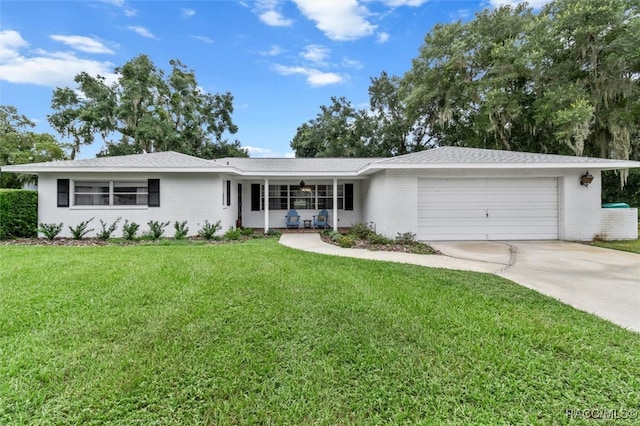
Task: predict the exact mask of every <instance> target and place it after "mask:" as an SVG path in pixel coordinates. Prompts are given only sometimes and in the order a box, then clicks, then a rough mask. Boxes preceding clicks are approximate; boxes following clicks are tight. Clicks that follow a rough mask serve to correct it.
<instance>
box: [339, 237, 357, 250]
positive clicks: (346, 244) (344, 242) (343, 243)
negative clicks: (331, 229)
mask: <svg viewBox="0 0 640 426" xmlns="http://www.w3.org/2000/svg"><path fill="white" fill-rule="evenodd" d="M338 245H339V246H340V247H342V248H351V247H353V238H351V237H350V236H348V235H343V236H341V237H340V239H339V240H338Z"/></svg>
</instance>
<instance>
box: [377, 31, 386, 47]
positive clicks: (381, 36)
mask: <svg viewBox="0 0 640 426" xmlns="http://www.w3.org/2000/svg"><path fill="white" fill-rule="evenodd" d="M387 41H389V33H384V32H383V33H379V34H378V37H377V38H376V43H379V44H383V43H386V42H387Z"/></svg>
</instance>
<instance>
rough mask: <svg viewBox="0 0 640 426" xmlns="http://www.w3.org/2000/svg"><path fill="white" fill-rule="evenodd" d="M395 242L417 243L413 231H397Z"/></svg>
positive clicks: (408, 244)
mask: <svg viewBox="0 0 640 426" xmlns="http://www.w3.org/2000/svg"><path fill="white" fill-rule="evenodd" d="M395 242H396V244H402V245H407V246H410V245H412V244H415V243H417V240H416V234H414V233H413V232H405V233H402V234H401V233H399V232H398V235H397V236H396V239H395Z"/></svg>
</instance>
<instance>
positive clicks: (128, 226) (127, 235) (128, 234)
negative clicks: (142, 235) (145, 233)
mask: <svg viewBox="0 0 640 426" xmlns="http://www.w3.org/2000/svg"><path fill="white" fill-rule="evenodd" d="M138 229H140V225H139V224H137V223H135V222H129V221H128V220H125V221H124V225H122V238H124V239H125V240H127V241H133V240H135V239H136V233H137V232H138Z"/></svg>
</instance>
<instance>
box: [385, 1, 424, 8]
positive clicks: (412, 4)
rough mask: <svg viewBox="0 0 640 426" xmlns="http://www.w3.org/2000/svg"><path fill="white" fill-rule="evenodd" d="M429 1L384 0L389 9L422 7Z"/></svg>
mask: <svg viewBox="0 0 640 426" xmlns="http://www.w3.org/2000/svg"><path fill="white" fill-rule="evenodd" d="M427 1H429V0H384V3H385V4H386V5H387V6H389V7H400V6H410V7H418V6H422V5H423V4H425V3H426V2H427Z"/></svg>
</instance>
